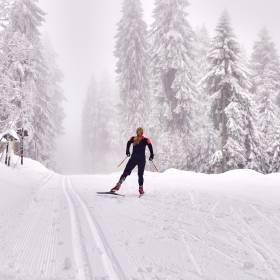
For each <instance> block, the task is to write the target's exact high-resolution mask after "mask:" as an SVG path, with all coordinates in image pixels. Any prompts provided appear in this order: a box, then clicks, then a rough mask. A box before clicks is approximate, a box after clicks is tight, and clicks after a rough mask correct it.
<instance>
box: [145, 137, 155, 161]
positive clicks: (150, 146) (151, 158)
mask: <svg viewBox="0 0 280 280" xmlns="http://www.w3.org/2000/svg"><path fill="white" fill-rule="evenodd" d="M147 144H148V148H149V151H150V160H153V159H154V151H153V145H152V142H151V140H150V139H148V140H147Z"/></svg>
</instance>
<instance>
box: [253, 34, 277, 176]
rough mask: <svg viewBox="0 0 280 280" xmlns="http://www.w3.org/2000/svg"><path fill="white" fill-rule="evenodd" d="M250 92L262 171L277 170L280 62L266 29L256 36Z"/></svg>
mask: <svg viewBox="0 0 280 280" xmlns="http://www.w3.org/2000/svg"><path fill="white" fill-rule="evenodd" d="M250 65H251V72H252V81H253V86H252V89H251V90H252V93H253V96H254V99H255V101H256V103H257V107H258V116H259V117H258V125H259V130H260V132H261V134H262V142H261V149H262V151H263V153H262V171H263V172H265V173H267V172H270V171H273V170H274V171H277V167H275V166H279V159H277V157H276V156H275V153H277V154H278V152H277V151H278V149H279V145H280V144H279V141H278V138H279V136H278V135H279V133H280V121H279V108H278V107H277V105H276V98H277V96H278V94H279V89H280V60H279V56H278V54H277V51H276V48H275V45H274V43H273V42H272V40H271V38H270V36H269V34H268V31H267V29H263V30H262V31H261V32H260V34H259V39H258V41H256V42H255V44H254V50H253V54H252V58H251V63H250Z"/></svg>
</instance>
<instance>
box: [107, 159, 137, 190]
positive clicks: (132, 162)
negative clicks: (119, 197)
mask: <svg viewBox="0 0 280 280" xmlns="http://www.w3.org/2000/svg"><path fill="white" fill-rule="evenodd" d="M136 164H137V162H135V160H133V159H132V158H131V159H130V160H129V161H128V163H127V165H126V167H125V169H124V171H123V174H122V175H121V177H120V179H119V181H118V183H117V184H116V186H115V187H114V188H112V189H111V191H112V192H115V191H118V190H119V189H120V187H121V185H122V183H123V182H124V180H125V179H126V177H127V176H129V175H130V174H131V171H132V170H133V169H134V167H135V166H136Z"/></svg>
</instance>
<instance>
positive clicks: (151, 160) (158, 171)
mask: <svg viewBox="0 0 280 280" xmlns="http://www.w3.org/2000/svg"><path fill="white" fill-rule="evenodd" d="M151 162H152V164H153V166H154V168H155V170H156V171H157V172H159V171H158V169H157V167H156V165H155V164H154V162H153V161H152V160H151Z"/></svg>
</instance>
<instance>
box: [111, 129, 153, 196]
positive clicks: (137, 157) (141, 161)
mask: <svg viewBox="0 0 280 280" xmlns="http://www.w3.org/2000/svg"><path fill="white" fill-rule="evenodd" d="M143 134H144V130H143V128H142V127H139V128H137V130H136V136H133V137H131V138H130V139H129V140H128V142H127V145H126V155H127V156H128V157H130V146H131V144H133V151H132V155H131V158H130V159H129V161H128V163H127V165H126V167H125V169H124V172H123V174H122V175H121V177H120V179H119V181H118V182H117V184H116V186H115V187H114V188H112V189H111V192H116V191H118V190H119V189H120V187H121V185H122V183H123V182H124V180H125V179H126V177H127V176H129V175H130V174H131V171H132V170H133V169H134V168H135V166H136V165H138V183H139V193H140V195H143V194H144V189H143V183H144V177H143V176H144V170H145V164H146V156H145V149H146V146H148V148H149V150H150V157H149V160H150V161H152V160H153V159H154V152H153V146H152V143H151V141H150V139H148V138H146V137H144V135H143Z"/></svg>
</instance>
